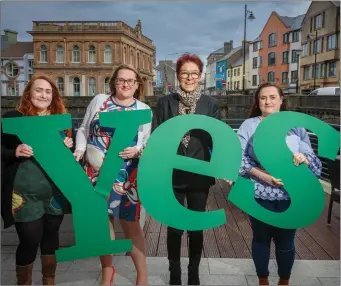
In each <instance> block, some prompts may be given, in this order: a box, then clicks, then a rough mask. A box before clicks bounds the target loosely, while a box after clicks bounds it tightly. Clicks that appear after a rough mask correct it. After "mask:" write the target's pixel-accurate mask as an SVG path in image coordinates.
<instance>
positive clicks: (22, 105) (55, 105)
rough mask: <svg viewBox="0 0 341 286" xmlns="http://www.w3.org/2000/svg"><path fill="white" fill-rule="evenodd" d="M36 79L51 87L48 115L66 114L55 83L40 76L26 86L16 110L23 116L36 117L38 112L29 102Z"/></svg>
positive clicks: (68, 133)
mask: <svg viewBox="0 0 341 286" xmlns="http://www.w3.org/2000/svg"><path fill="white" fill-rule="evenodd" d="M37 79H43V80H46V81H47V82H48V83H49V84H50V85H51V87H52V101H51V105H50V106H49V107H48V109H49V111H50V114H51V115H54V114H66V113H67V109H66V107H65V105H64V102H63V99H62V97H61V96H60V93H59V90H58V88H57V86H56V85H55V83H54V82H53V81H52V80H51V79H50V78H48V77H46V76H43V75H40V76H36V77H33V78H32V79H31V80H30V81H29V82H28V84H27V85H26V87H25V89H24V92H23V94H22V96H21V98H20V101H19V104H18V106H17V110H18V111H19V112H20V113H22V114H23V115H24V116H38V110H37V109H36V108H35V107H34V105H33V104H32V102H31V89H32V86H33V84H34V82H35V81H36V80H37ZM66 133H67V136H68V137H71V136H69V135H70V133H71V129H69V130H67V132H66Z"/></svg>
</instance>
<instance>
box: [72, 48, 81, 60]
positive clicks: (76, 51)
mask: <svg viewBox="0 0 341 286" xmlns="http://www.w3.org/2000/svg"><path fill="white" fill-rule="evenodd" d="M72 62H73V63H79V62H80V55H79V47H78V46H77V45H76V46H73V49H72Z"/></svg>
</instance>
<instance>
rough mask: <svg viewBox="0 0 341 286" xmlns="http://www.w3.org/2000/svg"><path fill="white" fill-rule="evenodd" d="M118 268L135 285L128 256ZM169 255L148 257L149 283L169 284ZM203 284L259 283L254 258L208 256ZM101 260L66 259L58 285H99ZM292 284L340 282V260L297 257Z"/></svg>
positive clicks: (10, 271)
mask: <svg viewBox="0 0 341 286" xmlns="http://www.w3.org/2000/svg"><path fill="white" fill-rule="evenodd" d="M1 252H2V254H1V261H2V265H1V285H15V281H16V280H15V271H14V269H15V254H14V252H15V247H13V246H2V249H1ZM187 263H188V259H187V258H183V259H182V266H183V284H184V285H186V283H187V278H186V272H187ZM114 265H115V267H116V269H117V275H116V277H115V281H114V285H135V284H134V283H135V279H136V275H135V271H134V267H133V263H132V261H131V259H130V257H128V256H115V257H114ZM167 267H168V263H167V259H166V258H165V257H148V271H149V285H167V284H168V279H169V276H168V273H167ZM200 268H201V269H200V274H201V283H202V285H257V277H256V276H255V269H254V265H253V261H252V260H251V259H229V258H204V259H203V260H202V263H201V266H200ZM100 269H101V268H100V263H99V259H98V258H91V259H83V260H77V261H72V262H63V263H60V264H59V265H58V269H57V276H56V284H57V285H70V286H71V285H82V286H90V285H92V286H95V285H99V279H100ZM269 271H270V283H271V285H277V282H278V276H277V274H276V261H275V260H271V261H270V266H269ZM40 281H41V274H40V262H39V257H38V258H37V260H36V262H35V265H34V274H33V283H34V285H41V284H40ZM291 282H292V284H291V285H326V286H327V285H328V286H332V285H333V286H338V285H340V261H335V260H334V261H327V260H315V261H313V260H297V261H296V262H295V265H294V269H293V273H292V280H291Z"/></svg>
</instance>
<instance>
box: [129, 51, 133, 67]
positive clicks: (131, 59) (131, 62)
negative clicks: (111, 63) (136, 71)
mask: <svg viewBox="0 0 341 286" xmlns="http://www.w3.org/2000/svg"><path fill="white" fill-rule="evenodd" d="M130 64H131V65H133V51H130Z"/></svg>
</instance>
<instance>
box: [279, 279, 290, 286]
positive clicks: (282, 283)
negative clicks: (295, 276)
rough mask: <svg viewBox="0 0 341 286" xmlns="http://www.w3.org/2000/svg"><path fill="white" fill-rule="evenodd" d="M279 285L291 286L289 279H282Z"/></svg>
mask: <svg viewBox="0 0 341 286" xmlns="http://www.w3.org/2000/svg"><path fill="white" fill-rule="evenodd" d="M278 285H289V279H283V278H280V279H279V281H278Z"/></svg>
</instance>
